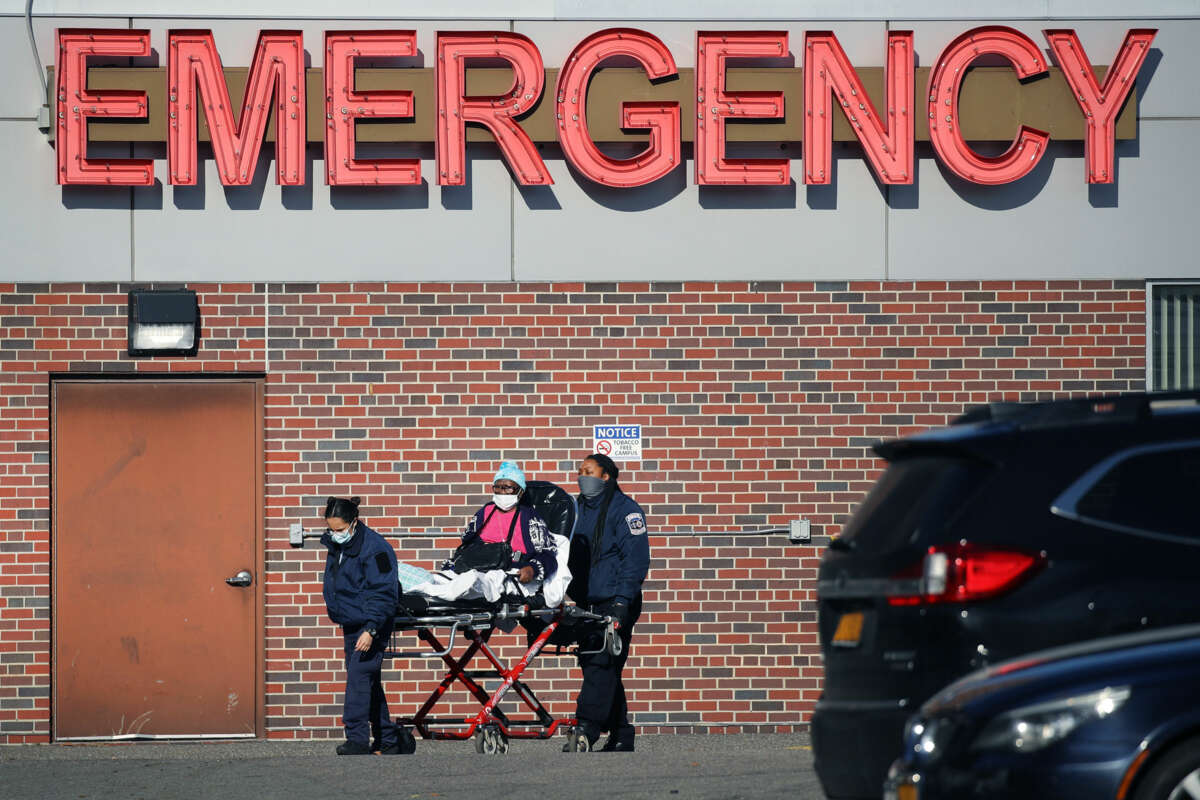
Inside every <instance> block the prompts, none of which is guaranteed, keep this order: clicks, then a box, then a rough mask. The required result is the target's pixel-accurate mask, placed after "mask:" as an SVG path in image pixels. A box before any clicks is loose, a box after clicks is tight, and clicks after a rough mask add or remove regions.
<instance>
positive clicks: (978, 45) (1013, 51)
mask: <svg viewBox="0 0 1200 800" xmlns="http://www.w3.org/2000/svg"><path fill="white" fill-rule="evenodd" d="M989 54H990V55H998V56H1003V57H1004V58H1005V59H1007V60H1008V62H1009V63H1010V64H1012V68H1013V69H1014V70H1015V71H1016V73H1017V76H1018V77H1020V78H1029V77H1032V76H1034V75H1040V74H1042V73H1044V72H1045V71H1046V64H1045V62H1044V61H1043V60H1042V51H1041V50H1039V49H1038V46H1037V45H1036V44H1034V43H1033V40H1032V39H1030V38H1029V37H1028V36H1026V35H1025V34H1023V33H1021V32H1020V31H1016V30H1013V29H1012V28H1006V27H1003V26H1000V25H992V26H985V27H982V28H972V29H971V30H969V31H967V32H966V33H964V34H963V35H961V36H959V37H958V38H957V39H955V40H954V41H952V42H951V43H950V44H949V45H947V47H946V49H945V50H943V51H942V54H941V56H939V57H938V60H937V67H936V68H935V69H934V70H933V72H932V73H931V74H930V76H929V92H928V96H929V139H930V141H932V142H933V149H934V150H936V151H937V154H938V158H940V159H941V160H942V163H943V164H945V165H946V166H947V167H949V168H950V170H951V171H952V172H954V174H956V175H958V176H959V177H960V178H964V179H966V180H968V181H971V182H972V183H980V184H988V185H997V184H1001V183H1011V182H1013V181H1015V180H1018V179H1019V178H1023V177H1025V176H1026V175H1028V174H1029V172H1030V171H1031V170H1033V168H1034V167H1036V166H1037V164H1038V162H1039V161H1041V159H1042V155H1043V154H1044V153H1045V152H1046V142H1048V141H1050V136H1049V134H1047V133H1046V132H1045V131H1039V130H1037V129H1036V128H1030V127H1028V126H1027V125H1022V126H1021V128H1020V130H1018V131H1017V137H1016V139H1014V140H1013V143H1012V146H1011V147H1009V148H1008V150H1007V151H1006V152H1005V153H1004V154H1003V155H1000V156H995V157H988V156H981V155H979V154H978V153H976V152H975V151H974V150H972V149H971V147H970V146H969V145H968V144H967V142H966V140H965V139H963V137H962V132H961V131H960V130H959V127H958V94H959V91H960V90H961V89H962V80H963V77H964V76H965V75H966V72H967V68H968V67H970V66H971V63H972V62H973V61H975V59H977V58H979V57H980V56H982V55H989Z"/></svg>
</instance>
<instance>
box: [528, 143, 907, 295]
mask: <svg viewBox="0 0 1200 800" xmlns="http://www.w3.org/2000/svg"><path fill="white" fill-rule="evenodd" d="M775 152H778V151H775ZM753 155H754V156H755V157H759V156H763V155H765V153H755V154H753ZM547 163H548V166H549V168H550V172H551V174H552V175H553V177H554V182H555V183H554V186H553V187H550V188H549V189H541V190H537V191H536V192H528V191H527V192H526V193H525V196H524V197H522V198H520V199H518V200H517V204H516V212H515V227H514V233H513V237H514V244H515V247H514V253H515V262H516V276H517V278H518V279H521V280H529V279H539V280H542V279H571V278H574V279H589V280H605V279H610V278H611V279H616V278H622V279H638V278H645V279H651V278H654V279H688V278H695V279H711V278H724V279H729V278H739V279H740V278H763V279H771V278H776V279H780V278H812V279H826V278H834V277H837V278H850V277H862V278H882V277H883V275H884V273H883V266H884V265H883V244H884V211H885V206H884V202H883V198H882V196H881V194H880V191H879V188H878V187H877V185H876V183H875V181H874V179H873V178H872V177H871V176H870V175H869V174H868V169H867V167H866V166H865V165H864V163H863V162H862V161H861V160H860V159H857V158H850V159H838V160H837V161H836V163H835V166H834V169H835V170H836V171H837V185H836V187H823V188H820V189H814V190H811V191H809V190H806V189H805V187H804V186H798V185H796V184H795V183H794V182H793V184H792V186H790V187H786V188H784V187H781V188H778V189H772V190H766V191H764V190H742V189H741V188H724V187H706V188H704V189H703V190H701V189H700V187H697V186H694V185H692V184H691V182H690V181H691V174H692V173H691V169H692V167H691V164H690V163H689V164H688V166H687V173H686V178H685V175H684V172H683V170H682V169H680V170H676V171H675V172H674V173H672V174H671V175H668V176H667V177H665V178H663V179H662V180H660V181H657V182H656V183H654V184H652V185H651V186H647V187H641V188H639V189H633V190H631V189H611V188H603V187H595V186H594V185H593V184H591V182H589V181H587V179H585V178H582V177H578V176H576V175H573V174H571V173H570V171H569V170H568V168H567V167H566V166H565V163H564V162H563V161H561V160H557V159H556V160H551V161H549V162H547ZM792 175H793V181H795V180H797V178H798V177H799V175H800V162H799V161H795V160H793V162H792ZM556 205H558V206H561V208H556V207H554V206H556Z"/></svg>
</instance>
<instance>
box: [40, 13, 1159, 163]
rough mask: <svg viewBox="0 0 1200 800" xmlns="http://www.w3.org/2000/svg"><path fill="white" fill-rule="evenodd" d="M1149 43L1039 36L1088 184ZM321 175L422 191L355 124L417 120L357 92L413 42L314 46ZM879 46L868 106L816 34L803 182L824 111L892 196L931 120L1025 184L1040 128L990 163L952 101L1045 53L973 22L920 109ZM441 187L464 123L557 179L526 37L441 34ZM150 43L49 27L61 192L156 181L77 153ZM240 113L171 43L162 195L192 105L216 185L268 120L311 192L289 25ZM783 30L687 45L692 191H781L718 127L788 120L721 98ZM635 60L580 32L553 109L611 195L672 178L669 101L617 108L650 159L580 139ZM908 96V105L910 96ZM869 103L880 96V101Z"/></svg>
mask: <svg viewBox="0 0 1200 800" xmlns="http://www.w3.org/2000/svg"><path fill="white" fill-rule="evenodd" d="M1156 33H1157V31H1156V30H1153V29H1134V30H1130V31H1129V32H1128V33H1127V34H1126V36H1125V40H1124V42H1123V43H1122V44H1121V47H1120V49H1119V50H1118V51H1117V53H1116V56H1115V58H1114V59H1113V60H1112V62H1111V64H1112V66H1111V67H1110V69H1109V70H1108V73H1107V75H1106V76H1105V80H1104V84H1103V85H1102V86H1101V85H1100V84H1099V83H1097V81H1096V79H1095V77H1094V72H1093V69H1092V62H1091V61H1090V60H1089V59H1088V56H1087V53H1086V52H1085V51H1084V49H1083V45H1082V44H1081V43H1080V41H1079V37H1078V36H1076V34H1075V32H1074V31H1072V30H1047V31H1045V32H1044V35H1045V37H1046V41H1047V44H1048V45H1049V48H1050V51H1051V52H1052V53H1053V54H1054V58H1055V59H1056V60H1057V62H1058V64H1059V66H1060V67H1061V69H1062V72H1063V75H1064V77H1065V78H1066V80H1067V82H1068V84H1069V85H1070V87H1071V90H1072V94H1073V96H1074V97H1075V100H1076V103H1077V104H1078V107H1079V112H1080V114H1082V115H1083V117H1084V120H1085V128H1086V134H1085V137H1086V138H1085V161H1086V180H1087V182H1088V183H1111V182H1112V180H1113V175H1114V174H1115V172H1114V169H1113V163H1114V158H1115V141H1116V130H1115V121H1116V118H1117V116H1118V114H1119V112H1120V110H1121V106H1122V104H1123V103H1124V102H1125V100H1126V98H1128V96H1129V93H1130V91H1131V90H1132V89H1133V86H1134V81H1135V79H1136V77H1137V74H1138V71H1139V70H1140V69H1141V66H1142V64H1143V62H1144V61H1145V59H1146V56H1147V54H1148V52H1149V49H1150V44H1151V42H1152V41H1153V40H1154V36H1155V34H1156ZM324 45H325V112H326V113H325V123H326V129H325V132H324V133H325V136H324V139H325V161H326V169H325V180H326V182H327V183H328V184H330V185H339V186H343V185H356V186H372V185H376V186H395V185H412V184H419V183H420V182H421V167H420V162H419V161H418V160H417V159H366V160H364V159H357V158H356V157H355V154H354V149H355V139H354V124H355V120H356V119H363V118H368V119H369V118H382V117H397V118H406V117H407V118H412V117H413V115H414V113H415V111H414V104H413V98H412V93H411V92H407V91H383V92H360V91H358V90H356V88H355V86H354V64H355V60H356V59H358V58H368V57H369V58H376V59H380V58H392V57H396V58H400V57H411V56H413V55H414V54H416V52H417V44H416V34H415V32H413V31H336V32H334V31H331V32H328V33H326V35H325V42H324ZM884 47H885V56H886V57H885V64H886V81H885V87H886V88H885V92H884V97H882V98H875V102H873V101H872V99H871V98H869V97H868V96H867V93H866V91H865V89H864V88H863V83H862V81H861V80H860V79H859V75H858V73H857V71H856V70H855V68H854V66H853V64H851V63H850V60H849V58H848V57H847V56H846V53H845V51H844V50H843V49H842V47H841V45H840V43H839V42H838V39H837V36H836V35H834V34H833V33H832V32H830V31H811V32H808V33H807V34H806V35H805V37H804V43H803V57H802V61H803V65H804V69H803V79H804V103H803V108H801V109H799V110H798V111H796V112H793V113H799V114H801V115H802V117H803V131H804V133H803V142H804V149H803V170H804V178H803V180H804V183H806V184H813V185H820V184H826V183H829V182H830V180H831V173H832V170H831V168H830V166H831V149H832V142H833V117H834V115H835V114H842V115H844V116H845V118H846V119H847V120H848V121H849V123H850V124H851V126H852V128H853V131H854V135H855V137H856V138H857V139H858V142H859V143H860V144H861V146H862V148H863V152H864V155H865V157H866V159H867V162H868V163H869V164H870V166H871V170H872V171H873V172H874V174H875V176H876V177H877V178H878V179H879V181H880V182H882V183H885V184H911V183H912V182H913V158H914V155H913V154H914V141H915V140H914V124H913V120H914V117H915V115H916V114H917V113H922V112H923V113H926V114H928V118H929V119H928V122H929V132H930V140H931V142H932V144H933V149H934V152H935V153H936V155H937V157H938V159H939V160H940V161H941V162H942V163H943V164H945V165H946V167H947V168H948V169H950V170H951V171H952V172H954V173H955V174H956V175H958V176H960V177H961V178H963V179H964V180H967V181H970V182H972V183H978V184H985V185H996V184H1005V183H1011V182H1013V181H1016V180H1019V179H1020V178H1022V177H1024V176H1025V175H1027V174H1028V173H1029V172H1030V171H1031V170H1033V169H1034V167H1036V166H1037V163H1038V161H1039V160H1040V159H1041V157H1042V155H1043V154H1044V153H1045V150H1046V144H1047V142H1048V141H1049V138H1050V137H1049V134H1047V133H1046V132H1044V131H1041V130H1037V129H1035V128H1032V127H1029V126H1026V125H1020V126H1019V128H1018V129H1017V130H1016V131H1015V135H1014V139H1013V143H1012V146H1011V147H1009V149H1008V150H1007V151H1006V152H1005V153H1003V154H1002V155H999V156H983V155H980V154H979V153H977V152H976V151H975V150H974V149H973V148H972V147H971V146H970V144H968V143H967V141H966V139H964V138H963V135H962V132H961V130H960V127H959V94H960V92H961V89H962V81H963V77H964V75H965V73H966V71H967V69H968V68H969V67H970V66H971V65H972V64H973V63H974V62H975V61H976V60H977V59H978V58H980V57H981V56H995V57H999V58H1000V59H1002V60H1003V61H1005V62H1006V63H1008V64H1009V66H1011V68H1012V69H1013V70H1014V72H1016V74H1017V75H1018V76H1019V77H1020V78H1022V79H1025V78H1030V77H1033V76H1036V75H1040V74H1043V73H1045V72H1046V71H1047V67H1048V65H1047V64H1046V63H1045V61H1044V58H1043V56H1042V52H1041V50H1040V49H1039V47H1038V45H1037V43H1036V42H1034V41H1033V40H1032V39H1030V38H1029V37H1028V36H1026V35H1025V34H1023V33H1021V32H1019V31H1016V30H1014V29H1012V28H1007V27H1003V26H993V25H988V26H982V27H977V28H973V29H971V30H969V31H967V32H966V33H963V34H962V35H961V36H958V37H957V38H955V39H954V40H953V41H952V42H950V44H949V45H947V46H946V48H945V49H944V50H943V51H942V53H941V54H940V55H939V56H938V57H937V59H936V60H935V61H933V62H932V63H933V65H934V67H933V69H932V71H931V73H930V76H929V85H928V87H927V90H926V92H925V97H926V98H927V99H926V100H925V101H923V102H922V101H920V99H919V98H917V97H914V91H915V87H914V82H915V58H914V52H913V35H912V32H911V31H889V32H888V34H887V38H886V41H885V42H884ZM435 52H436V53H437V63H436V64H435V67H434V69H435V73H436V84H437V91H436V94H437V105H436V112H435V113H436V114H437V120H436V125H435V128H436V142H435V150H436V165H437V182H438V184H440V185H442V186H458V185H462V184H463V183H464V182H465V181H466V169H465V163H466V156H465V147H466V134H465V126H466V124H467V123H468V122H471V123H477V124H479V125H482V126H483V127H484V128H485V129H486V130H487V131H489V133H490V135H491V136H492V137H494V139H495V140H496V143H497V144H498V145H499V148H500V152H501V157H502V158H503V159H504V160H505V162H506V163H507V164H508V166H509V167H510V168H511V170H512V173H513V175H514V177H515V179H516V180H517V181H518V182H519V183H520V184H522V185H526V186H539V185H548V184H552V183H553V180H552V179H551V177H550V173H549V170H547V169H546V165H545V163H544V162H543V161H542V158H541V156H540V155H539V154H538V149H537V146H536V145H535V144H534V142H533V141H532V139H531V138H530V136H529V135H528V134H527V133H526V132H525V131H524V130H523V129H522V127H521V123H520V121H519V119H518V118H519V117H521V116H522V115H524V114H526V113H527V112H529V111H530V110H531V109H532V108H533V107H534V106H536V105H537V104H538V102H539V101H540V100H541V98H542V95H543V92H544V89H545V87H544V86H543V84H544V82H545V72H544V68H543V64H542V57H541V53H540V52H539V50H538V48H537V45H535V44H534V42H533V41H531V40H530V39H528V38H527V37H525V36H521V35H520V34H516V33H512V32H509V31H481V32H459V31H456V32H452V33H438V34H437V42H436V48H435ZM149 54H150V32H149V31H145V30H117V29H61V30H59V31H58V62H57V79H56V83H57V85H56V92H55V94H56V104H57V109H56V110H57V126H58V130H57V132H56V133H57V135H56V138H55V147H56V149H57V171H58V174H57V180H58V183H60V184H62V185H63V186H78V185H92V186H150V185H153V183H154V162H153V161H151V160H147V159H93V158H89V157H88V155H87V121H88V118H89V117H90V118H105V119H115V118H145V117H146V115H147V108H146V95H145V93H143V92H131V91H95V92H93V91H89V90H88V88H87V66H88V59H89V58H90V57H93V56H143V57H144V56H147V55H149ZM250 55H251V56H252V58H251V66H250V69H249V76H248V80H247V91H246V96H245V99H244V101H243V102H242V108H241V113H240V114H239V115H238V116H237V117H236V118H235V117H234V115H233V107H232V103H231V102H230V97H229V90H228V87H227V86H226V84H225V78H224V75H223V72H222V67H221V58H220V56H219V55H218V54H217V50H216V46H215V44H214V42H213V37H212V33H211V31H207V30H201V31H170V32H169V34H168V48H167V75H168V84H169V86H168V91H169V98H170V99H169V102H168V104H167V114H168V118H169V119H168V125H167V154H168V171H169V172H170V176H169V179H170V183H171V184H173V185H177V186H184V185H192V184H194V183H195V182H196V169H197V165H196V159H197V155H196V145H197V113H198V110H199V109H200V108H201V107H203V109H204V111H205V115H206V118H207V119H208V121H209V128H210V132H211V135H212V143H213V153H214V158H215V160H216V162H217V170H218V172H219V174H220V179H221V183H222V184H224V185H226V186H245V185H248V184H250V183H252V182H253V180H254V169H255V166H256V164H257V160H258V154H259V151H260V148H261V147H262V144H263V133H264V131H265V130H266V126H267V122H268V119H269V117H270V115H271V114H272V113H274V115H275V120H276V128H277V136H276V142H275V162H276V165H277V168H276V176H275V180H276V182H277V183H279V184H281V185H286V186H298V185H303V184H304V181H305V172H306V170H305V168H304V166H305V165H304V159H305V157H306V151H305V142H306V130H305V85H304V82H305V81H304V79H305V70H304V41H303V35H302V34H301V32H299V31H263V32H262V33H261V34H260V36H259V39H258V44H257V46H256V47H255V51H254V53H253V54H250ZM788 55H789V43H788V36H787V33H786V32H782V31H725V32H720V31H717V32H712V31H700V32H698V33H697V35H696V104H695V106H694V107H693V108H692V109H691V110H689V111H688V112H687V113H695V115H696V137H695V154H696V155H695V172H694V180H695V182H696V183H697V184H700V185H725V186H729V185H737V186H783V185H787V184H788V183H789V182H790V181H791V177H790V163H791V162H790V160H789V159H786V158H774V159H767V158H731V157H729V156H728V155H727V153H726V134H725V124H726V121H727V120H730V119H734V120H737V119H756V118H757V119H783V118H784V117H785V114H786V109H785V108H784V102H783V94H782V93H781V92H777V91H776V92H769V91H730V90H729V89H728V88H727V87H726V82H725V78H726V73H727V68H728V63H729V61H730V60H731V59H745V58H753V59H759V60H763V59H766V60H768V61H769V60H770V59H784V58H786V57H787V56H788ZM615 58H622V59H625V60H633V61H635V62H636V63H637V64H639V65H640V66H641V68H642V69H643V70H644V71H645V73H646V78H647V80H652V81H653V80H659V79H664V78H669V77H671V76H674V75H676V74H677V73H678V68H677V67H676V63H675V59H674V58H673V56H672V55H671V51H670V50H669V49H668V48H667V47H666V45H665V44H663V42H662V41H660V40H659V39H658V38H657V37H655V36H653V35H652V34H650V33H647V32H645V31H641V30H636V29H632V28H610V29H607V30H603V31H600V32H598V33H595V34H592V35H590V36H588V37H587V38H585V39H584V40H583V41H582V42H580V44H579V45H578V46H577V47H576V48H575V49H574V50H573V51H572V53H571V55H570V56H569V57H568V59H567V62H566V64H564V65H563V67H562V69H561V71H560V72H559V76H558V85H557V86H556V87H555V88H554V97H553V100H552V101H551V102H553V104H554V109H555V127H556V132H557V136H558V141H559V144H560V145H561V147H562V149H563V154H564V156H565V157H566V159H567V160H568V161H569V162H570V163H571V165H572V166H573V167H574V168H575V169H576V170H577V171H578V172H579V174H581V175H582V176H583V177H585V178H587V179H588V180H591V181H594V182H596V183H599V184H604V185H608V186H615V187H635V186H643V185H646V184H648V183H652V182H654V181H656V180H659V179H660V178H662V177H663V176H665V175H667V174H668V173H669V172H671V171H672V170H673V169H674V168H675V165H677V164H678V163H679V161H680V159H681V158H682V148H681V136H680V121H681V114H682V113H684V109H681V108H680V105H679V103H676V102H669V103H659V102H625V103H622V104H621V108H620V115H621V117H620V119H621V124H622V127H624V128H630V129H641V130H646V131H649V141H648V143H647V146H646V148H645V150H644V151H642V152H641V153H639V154H637V155H635V156H633V157H630V158H624V159H618V158H613V157H611V156H609V155H606V154H605V153H604V152H602V151H601V150H600V149H599V148H598V147H597V146H596V144H595V142H594V141H593V140H592V138H591V137H590V136H589V134H588V128H587V120H586V119H585V117H586V115H585V113H584V109H585V108H586V105H587V91H588V85H589V81H590V79H591V77H592V76H593V75H594V74H595V72H596V71H597V70H599V69H600V68H602V67H603V66H604V65H605V63H606V62H608V61H610V60H611V59H615ZM484 59H487V60H492V61H494V60H497V59H499V60H501V61H504V62H506V63H507V64H508V65H509V66H510V67H511V68H512V71H513V84H512V87H511V88H510V89H509V90H508V91H507V92H506V93H504V94H502V95H497V96H487V97H474V96H469V95H467V93H466V70H467V68H468V67H469V66H470V62H472V61H475V62H479V61H481V60H484ZM914 101H916V102H914ZM876 102H880V104H879V105H876Z"/></svg>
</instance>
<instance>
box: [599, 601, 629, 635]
mask: <svg viewBox="0 0 1200 800" xmlns="http://www.w3.org/2000/svg"><path fill="white" fill-rule="evenodd" d="M604 614H605V616H609V617H613V618H614V619H615V620H616V621H617V627H618V628H624V627H625V626H626V625H627V624H628V623H629V604H628V603H626V602H625V601H624V600H613V601H612V602H610V603H608V604H607V605H606V606H605V608H604Z"/></svg>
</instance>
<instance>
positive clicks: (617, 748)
mask: <svg viewBox="0 0 1200 800" xmlns="http://www.w3.org/2000/svg"><path fill="white" fill-rule="evenodd" d="M600 752H601V753H632V752H633V738H632V737H629V738H617V737H616V736H610V737H608V740H607V741H606V742H605V743H604V746H603V747H601V748H600Z"/></svg>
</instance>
